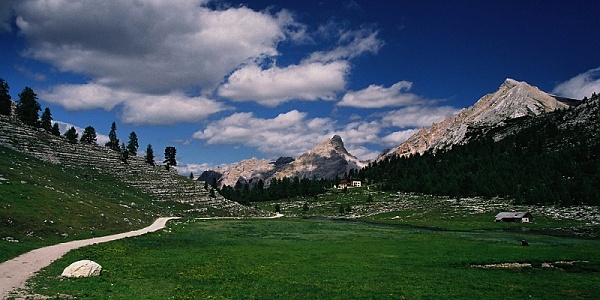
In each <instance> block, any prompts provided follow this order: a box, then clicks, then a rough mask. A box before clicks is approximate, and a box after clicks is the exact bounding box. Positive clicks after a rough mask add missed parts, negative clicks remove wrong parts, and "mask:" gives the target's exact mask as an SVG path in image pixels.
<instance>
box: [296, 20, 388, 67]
mask: <svg viewBox="0 0 600 300" xmlns="http://www.w3.org/2000/svg"><path fill="white" fill-rule="evenodd" d="M321 31H324V30H323V27H322V28H321ZM378 34H379V32H378V31H374V30H372V29H371V28H362V29H360V30H346V31H342V32H341V33H339V39H338V42H337V46H336V47H335V48H333V49H331V50H329V51H317V52H314V53H312V54H311V55H310V56H309V57H308V58H307V59H306V61H309V62H313V61H320V62H331V61H336V60H348V59H353V58H355V57H357V56H360V55H363V54H364V53H373V54H374V53H377V52H378V51H379V49H380V48H381V47H382V46H383V44H384V43H383V41H382V40H381V39H379V37H378V36H377V35H378Z"/></svg>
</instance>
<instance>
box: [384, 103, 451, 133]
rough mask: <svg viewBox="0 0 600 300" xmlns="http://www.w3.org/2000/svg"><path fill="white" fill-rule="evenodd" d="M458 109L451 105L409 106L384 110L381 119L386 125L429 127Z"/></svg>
mask: <svg viewBox="0 0 600 300" xmlns="http://www.w3.org/2000/svg"><path fill="white" fill-rule="evenodd" d="M458 111H459V109H457V108H454V107H451V106H439V107H435V106H409V107H405V108H402V109H399V110H394V111H390V112H386V113H385V114H384V115H383V116H382V117H381V121H382V122H383V123H384V124H386V126H388V127H392V126H393V127H400V128H406V127H423V126H425V127H429V126H431V125H432V124H433V123H436V122H439V121H442V120H444V119H445V118H447V117H449V116H451V115H454V114H456V113H458Z"/></svg>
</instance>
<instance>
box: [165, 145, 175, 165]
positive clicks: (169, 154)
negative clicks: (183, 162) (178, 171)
mask: <svg viewBox="0 0 600 300" xmlns="http://www.w3.org/2000/svg"><path fill="white" fill-rule="evenodd" d="M176 155H177V149H175V147H173V146H167V147H166V148H165V160H164V161H163V163H165V167H166V168H167V170H168V169H169V167H170V166H176V165H177V161H176V160H175V156H176Z"/></svg>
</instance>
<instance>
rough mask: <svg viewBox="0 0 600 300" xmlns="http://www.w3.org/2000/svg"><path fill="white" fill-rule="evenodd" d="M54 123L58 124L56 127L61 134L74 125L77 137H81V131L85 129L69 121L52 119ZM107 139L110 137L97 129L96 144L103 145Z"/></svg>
mask: <svg viewBox="0 0 600 300" xmlns="http://www.w3.org/2000/svg"><path fill="white" fill-rule="evenodd" d="M54 123H56V124H58V129H59V130H60V132H61V133H62V134H64V133H65V132H67V130H69V129H70V128H71V127H74V128H75V131H77V134H78V136H79V138H81V135H83V132H84V131H85V129H84V128H81V127H78V126H75V125H73V124H71V123H66V122H62V121H52V124H54ZM109 140H110V138H109V137H108V136H107V135H104V134H100V133H98V131H96V143H97V144H98V145H100V146H104V145H105V144H106V143H107V142H108V141H109Z"/></svg>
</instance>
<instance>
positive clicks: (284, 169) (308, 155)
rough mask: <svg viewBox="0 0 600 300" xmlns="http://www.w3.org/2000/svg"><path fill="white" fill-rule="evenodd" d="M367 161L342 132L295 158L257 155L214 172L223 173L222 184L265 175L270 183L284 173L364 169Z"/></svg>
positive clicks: (301, 174) (319, 175)
mask: <svg viewBox="0 0 600 300" xmlns="http://www.w3.org/2000/svg"><path fill="white" fill-rule="evenodd" d="M366 164H367V163H366V162H363V161H360V160H359V159H358V158H356V157H355V156H353V155H352V154H350V153H349V152H348V150H346V148H345V147H344V142H343V140H342V138H341V137H340V136H339V135H334V136H333V137H331V138H329V139H326V140H324V141H322V142H320V143H319V144H317V145H316V146H315V147H314V148H312V149H310V150H308V151H307V152H305V153H304V154H302V155H300V156H299V157H297V158H295V159H294V158H291V157H285V158H279V159H277V161H275V162H268V161H266V160H258V159H255V158H254V159H249V160H243V161H241V162H239V163H236V164H233V165H230V166H227V167H222V168H218V169H216V170H214V171H212V172H213V173H212V174H213V175H214V172H217V173H218V174H220V175H222V176H221V177H219V178H220V179H219V185H221V186H223V185H228V186H235V184H236V182H238V181H242V182H248V183H256V182H258V181H259V180H261V179H262V180H263V181H264V182H265V183H267V184H268V183H269V181H270V180H271V179H272V178H278V179H281V178H283V177H288V178H293V177H299V178H311V179H312V178H313V177H316V178H327V179H330V178H334V177H335V176H342V175H344V174H345V173H346V172H349V171H350V170H351V169H360V168H362V167H364V166H366Z"/></svg>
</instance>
